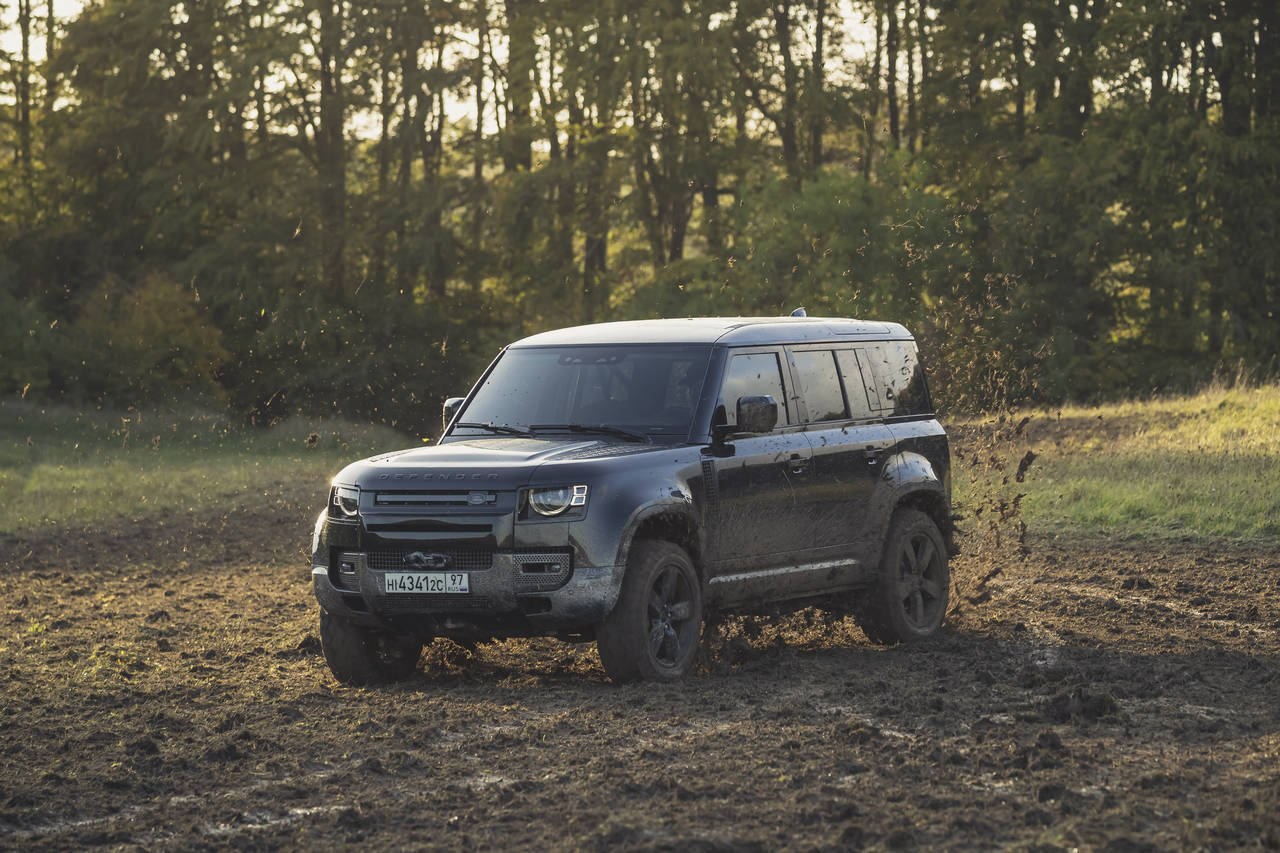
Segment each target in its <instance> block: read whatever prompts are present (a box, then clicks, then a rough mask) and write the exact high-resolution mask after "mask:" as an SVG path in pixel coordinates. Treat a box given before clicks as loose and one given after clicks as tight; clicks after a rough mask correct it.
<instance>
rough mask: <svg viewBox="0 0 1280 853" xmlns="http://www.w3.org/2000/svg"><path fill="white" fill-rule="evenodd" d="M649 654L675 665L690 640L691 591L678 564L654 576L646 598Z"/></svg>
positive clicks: (665, 664) (691, 624) (692, 613)
mask: <svg viewBox="0 0 1280 853" xmlns="http://www.w3.org/2000/svg"><path fill="white" fill-rule="evenodd" d="M647 609H648V623H649V636H648V641H649V653H650V655H652V657H653V659H654V661H656V662H657V663H659V664H661V665H662V666H667V667H674V666H676V665H677V664H678V663H679V662H680V659H681V658H682V657H684V654H685V652H686V651H687V650H688V648H689V644H690V643H691V641H692V640H691V635H692V634H693V633H695V631H693V630H692V628H693V622H694V602H693V590H692V588H691V587H690V586H689V582H688V580H687V579H686V578H685V576H684V573H683V572H682V571H681V570H680V567H679V566H675V565H669V566H665V567H663V569H662V571H660V572H659V573H658V576H657V577H656V578H655V579H654V582H653V585H652V586H651V587H650V589H649V601H648V608H647Z"/></svg>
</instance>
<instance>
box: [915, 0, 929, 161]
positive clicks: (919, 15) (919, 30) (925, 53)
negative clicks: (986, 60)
mask: <svg viewBox="0 0 1280 853" xmlns="http://www.w3.org/2000/svg"><path fill="white" fill-rule="evenodd" d="M924 8H925V7H924V0H916V14H915V19H916V44H917V45H918V46H919V52H920V91H919V94H918V95H917V99H918V100H919V104H918V106H917V111H918V113H919V119H918V120H917V122H916V125H917V127H918V130H917V131H916V133H917V134H918V136H919V149H920V150H923V149H924V147H925V145H926V144H927V141H928V134H929V98H930V96H931V92H930V91H929V63H930V62H932V61H933V59H932V54H930V53H929V29H928V27H929V25H928V22H927V20H926V19H925V14H924Z"/></svg>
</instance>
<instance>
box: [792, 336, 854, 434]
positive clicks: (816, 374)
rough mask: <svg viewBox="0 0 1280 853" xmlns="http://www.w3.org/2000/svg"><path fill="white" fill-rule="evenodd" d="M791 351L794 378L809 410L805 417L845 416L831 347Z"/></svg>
mask: <svg viewBox="0 0 1280 853" xmlns="http://www.w3.org/2000/svg"><path fill="white" fill-rule="evenodd" d="M793 355H794V357H795V362H796V374H797V377H796V378H797V381H798V382H799V385H800V393H801V394H803V395H804V403H805V406H806V407H807V408H808V410H809V420H810V421H837V420H842V419H844V418H846V417H848V413H847V410H846V409H845V405H844V394H843V393H842V392H841V390H840V377H839V375H838V374H837V373H836V360H835V356H834V355H833V353H832V352H831V350H801V351H800V352H796V353H793ZM859 387H861V385H859Z"/></svg>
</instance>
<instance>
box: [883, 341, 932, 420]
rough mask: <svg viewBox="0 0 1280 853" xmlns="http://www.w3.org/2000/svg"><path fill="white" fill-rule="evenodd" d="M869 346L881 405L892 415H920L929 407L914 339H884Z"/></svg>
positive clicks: (930, 406)
mask: <svg viewBox="0 0 1280 853" xmlns="http://www.w3.org/2000/svg"><path fill="white" fill-rule="evenodd" d="M869 350H870V355H871V369H872V370H873V371H874V372H875V376H876V383H877V385H878V386H879V388H880V397H881V400H880V404H881V406H882V407H883V408H886V409H892V410H893V414H895V415H922V414H928V413H929V412H931V411H932V410H933V405H932V403H931V401H930V400H929V389H928V386H927V385H926V384H925V379H924V368H922V367H921V366H920V359H919V358H918V357H917V356H916V345H915V343H914V342H912V341H886V342H884V343H881V344H876V345H875V346H873V347H870V348H869Z"/></svg>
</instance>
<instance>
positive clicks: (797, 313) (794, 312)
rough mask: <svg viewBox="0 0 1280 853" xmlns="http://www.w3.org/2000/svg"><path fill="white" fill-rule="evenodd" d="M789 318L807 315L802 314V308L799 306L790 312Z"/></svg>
mask: <svg viewBox="0 0 1280 853" xmlns="http://www.w3.org/2000/svg"><path fill="white" fill-rule="evenodd" d="M791 316H792V317H808V316H809V315H808V314H806V313H805V312H804V306H803V305H801V306H800V307H799V308H797V309H796V310H794V311H792V312H791Z"/></svg>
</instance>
